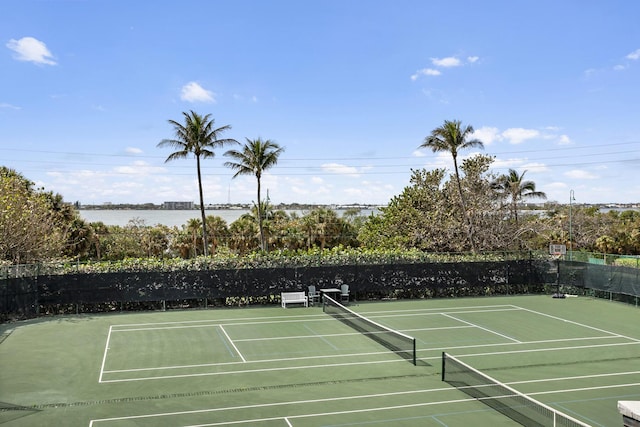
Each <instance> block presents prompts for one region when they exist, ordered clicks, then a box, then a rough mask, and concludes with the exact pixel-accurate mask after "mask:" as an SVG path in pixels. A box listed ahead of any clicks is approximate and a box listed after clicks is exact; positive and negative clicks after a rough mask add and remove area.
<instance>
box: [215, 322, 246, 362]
mask: <svg viewBox="0 0 640 427" xmlns="http://www.w3.org/2000/svg"><path fill="white" fill-rule="evenodd" d="M219 326H220V329H222V333H223V334H224V336H225V337H227V340H229V342H230V343H231V345H232V346H233V349H234V350H235V351H236V353H238V356H240V359H242V361H243V362H246V360H245V358H244V356H243V355H242V353H240V350H238V347H236V344H235V343H234V342H233V340H232V339H231V337H229V334H227V331H225V330H224V328H223V327H222V325H219Z"/></svg>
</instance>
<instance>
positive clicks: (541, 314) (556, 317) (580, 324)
mask: <svg viewBox="0 0 640 427" xmlns="http://www.w3.org/2000/svg"><path fill="white" fill-rule="evenodd" d="M514 307H517V308H519V309H521V310H525V311H528V312H530V313H534V314H538V315H540V316H545V317H550V318H552V319H555V320H561V321H563V322H567V323H571V324H573V325H577V326H582V327H583V328H587V329H592V330H594V331H598V332H602V333H604V334H609V335H613V336H616V337H620V338H626V339H628V340H630V341H636V342H640V340H639V339H636V338H631V337H628V336H625V335H620V334H617V333H615V332H611V331H607V330H605V329H600V328H596V327H595V326H590V325H586V324H584V323H579V322H574V321H573V320H567V319H563V318H562V317H558V316H552V315H551V314H547V313H542V312H540V311H535V310H530V309H528V308H524V307H518V306H517V305H514Z"/></svg>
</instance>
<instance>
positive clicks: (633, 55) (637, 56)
mask: <svg viewBox="0 0 640 427" xmlns="http://www.w3.org/2000/svg"><path fill="white" fill-rule="evenodd" d="M626 58H627V59H631V60H632V61H637V60H638V59H640V49H637V50H636V51H634V52H631V53H630V54H628V55H627V56H626Z"/></svg>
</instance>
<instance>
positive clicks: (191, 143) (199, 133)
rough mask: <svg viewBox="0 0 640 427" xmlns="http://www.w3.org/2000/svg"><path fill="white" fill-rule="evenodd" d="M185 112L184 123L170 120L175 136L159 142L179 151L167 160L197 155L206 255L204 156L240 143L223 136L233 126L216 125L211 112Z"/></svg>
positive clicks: (209, 156) (212, 155)
mask: <svg viewBox="0 0 640 427" xmlns="http://www.w3.org/2000/svg"><path fill="white" fill-rule="evenodd" d="M182 115H183V116H184V124H182V123H179V122H177V121H175V120H169V123H170V124H171V125H172V126H173V129H174V132H175V139H163V140H162V141H160V142H159V143H158V147H161V148H162V147H171V148H174V149H176V150H177V151H175V152H173V153H171V154H170V155H169V157H167V159H166V160H165V162H169V161H171V160H176V159H186V158H187V157H189V156H190V155H193V156H194V157H195V158H196V168H197V172H198V193H199V195H200V215H201V217H202V248H203V253H204V255H205V256H207V255H208V248H207V221H206V216H205V212H204V197H203V194H202V173H201V171H200V159H206V158H211V157H214V156H215V152H214V150H215V149H216V148H219V147H222V146H224V145H227V144H230V143H237V141H236V140H235V139H230V138H220V137H221V135H222V134H223V133H224V132H226V131H227V130H229V129H231V126H229V125H226V126H222V127H219V128H215V120H214V119H212V118H211V115H210V114H207V115H205V116H201V115H200V114H198V113H196V112H194V111H190V112H189V113H187V112H183V113H182Z"/></svg>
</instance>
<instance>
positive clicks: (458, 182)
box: [453, 156, 476, 253]
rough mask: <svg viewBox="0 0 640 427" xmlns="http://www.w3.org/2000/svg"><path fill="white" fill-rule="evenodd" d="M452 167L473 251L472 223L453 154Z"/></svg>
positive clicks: (474, 248)
mask: <svg viewBox="0 0 640 427" xmlns="http://www.w3.org/2000/svg"><path fill="white" fill-rule="evenodd" d="M453 167H454V169H455V172H456V183H457V184H458V192H459V193H460V204H461V205H462V213H463V215H464V219H465V220H466V222H467V235H468V236H469V244H470V245H471V251H472V252H473V253H475V252H476V244H475V241H474V240H475V239H474V237H473V224H472V222H471V218H470V217H469V213H468V212H467V203H466V202H465V200H464V194H463V193H462V184H460V174H459V173H458V161H457V159H456V156H453Z"/></svg>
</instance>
